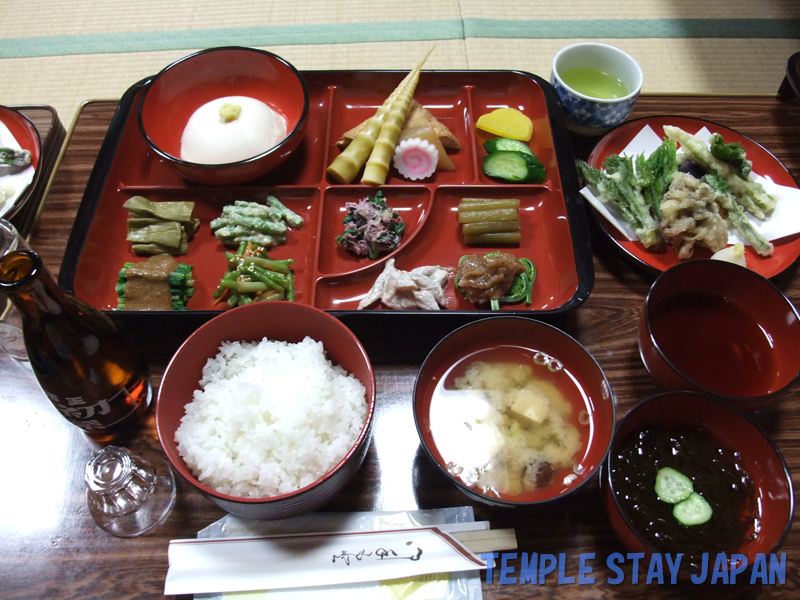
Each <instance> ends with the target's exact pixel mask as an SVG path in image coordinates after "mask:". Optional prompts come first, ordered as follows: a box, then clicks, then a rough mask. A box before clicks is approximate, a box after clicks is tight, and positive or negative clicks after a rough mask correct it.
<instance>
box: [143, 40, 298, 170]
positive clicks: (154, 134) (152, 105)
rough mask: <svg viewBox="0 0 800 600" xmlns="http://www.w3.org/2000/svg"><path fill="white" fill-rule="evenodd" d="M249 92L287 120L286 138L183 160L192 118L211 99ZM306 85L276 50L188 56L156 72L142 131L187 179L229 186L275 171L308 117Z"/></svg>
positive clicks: (220, 50)
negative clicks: (217, 158)
mask: <svg viewBox="0 0 800 600" xmlns="http://www.w3.org/2000/svg"><path fill="white" fill-rule="evenodd" d="M228 96H247V97H250V98H254V99H256V100H259V101H261V102H263V103H265V104H266V105H267V106H269V107H270V108H271V109H273V110H274V111H275V112H277V113H279V114H280V115H282V116H283V117H284V118H285V119H286V130H287V135H286V137H285V138H284V139H283V140H282V141H280V142H279V143H278V144H277V145H275V146H273V147H272V148H270V149H268V150H266V151H264V152H261V153H260V154H257V155H256V156H252V157H249V158H246V159H242V160H236V161H234V162H226V163H221V164H202V163H197V162H189V161H186V160H181V158H180V156H181V137H182V135H183V131H184V129H185V128H186V124H187V123H188V121H189V118H190V117H191V116H192V115H193V114H194V113H195V111H196V110H197V109H198V108H200V107H201V106H203V105H204V104H206V103H207V102H211V101H212V100H216V99H218V98H224V97H228ZM308 111H309V97H308V87H307V85H306V82H305V80H304V79H303V76H302V75H301V74H300V73H299V72H298V71H297V69H295V68H294V67H293V66H292V65H291V64H289V63H288V62H287V61H285V60H284V59H282V58H281V57H279V56H276V55H275V54H272V53H270V52H266V51H264V50H257V49H255V48H243V47H237V46H231V47H223V48H210V49H208V50H201V51H200V52H197V53H195V54H191V55H189V56H186V57H184V58H182V59H180V60H178V61H176V62H174V63H172V64H171V65H169V66H167V67H166V68H165V69H164V70H162V71H161V72H160V73H158V74H157V75H155V76H154V77H153V78H152V80H151V81H150V82H149V83H148V84H147V86H146V88H145V89H144V91H143V92H142V96H141V99H140V101H139V107H138V112H137V117H138V120H139V129H140V131H141V132H142V135H143V136H144V139H145V140H146V141H147V143H148V144H149V145H150V147H151V148H152V149H153V151H154V152H155V153H156V154H157V155H158V156H159V157H160V158H161V159H162V160H163V161H165V162H166V163H167V164H169V165H171V166H172V167H173V168H174V169H175V170H176V171H177V172H178V173H180V174H181V175H182V176H183V177H185V178H186V179H189V180H190V181H194V182H197V183H204V184H210V185H229V184H236V183H243V182H246V181H251V180H253V179H257V178H258V177H261V176H262V175H265V174H266V173H269V172H270V171H272V170H274V169H275V168H276V167H278V166H279V165H280V164H281V163H283V161H285V160H286V159H287V158H288V157H289V155H290V154H291V153H292V152H293V151H294V150H295V149H296V148H297V146H298V145H299V144H300V142H301V141H302V139H303V133H304V132H305V128H306V124H307V121H308Z"/></svg>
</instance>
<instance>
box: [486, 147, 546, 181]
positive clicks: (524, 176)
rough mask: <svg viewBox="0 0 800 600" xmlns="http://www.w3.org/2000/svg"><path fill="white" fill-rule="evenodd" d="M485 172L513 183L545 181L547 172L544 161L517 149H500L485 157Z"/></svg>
mask: <svg viewBox="0 0 800 600" xmlns="http://www.w3.org/2000/svg"><path fill="white" fill-rule="evenodd" d="M483 172H484V173H485V174H486V175H488V176H489V177H497V178H499V179H504V180H506V181H511V182H513V183H544V180H545V178H546V173H545V169H544V165H543V164H542V161H540V160H539V159H538V158H536V157H535V156H533V155H532V154H527V153H525V152H519V151H517V150H498V151H496V152H492V153H491V154H487V155H486V156H485V157H484V158H483Z"/></svg>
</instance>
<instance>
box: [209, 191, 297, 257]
mask: <svg viewBox="0 0 800 600" xmlns="http://www.w3.org/2000/svg"><path fill="white" fill-rule="evenodd" d="M287 224H288V227H287ZM303 225H304V221H303V218H302V217H301V216H300V215H298V214H297V213H295V212H293V211H291V210H289V209H288V208H286V206H284V205H283V204H282V203H281V202H280V201H279V200H278V199H277V198H276V197H275V196H268V197H267V203H266V204H260V203H258V202H248V201H246V200H236V201H235V202H234V203H233V204H229V205H227V206H225V207H223V208H222V214H221V215H220V216H219V218H217V219H214V220H213V221H211V230H212V231H213V232H214V235H215V236H216V238H217V239H218V240H219V241H221V242H222V243H223V244H225V245H226V246H235V245H238V244H239V243H241V242H253V243H254V244H256V245H258V246H262V247H264V248H267V249H269V248H272V247H273V246H279V245H281V244H285V243H286V238H287V235H288V231H289V227H292V228H293V229H300V228H301V227H303Z"/></svg>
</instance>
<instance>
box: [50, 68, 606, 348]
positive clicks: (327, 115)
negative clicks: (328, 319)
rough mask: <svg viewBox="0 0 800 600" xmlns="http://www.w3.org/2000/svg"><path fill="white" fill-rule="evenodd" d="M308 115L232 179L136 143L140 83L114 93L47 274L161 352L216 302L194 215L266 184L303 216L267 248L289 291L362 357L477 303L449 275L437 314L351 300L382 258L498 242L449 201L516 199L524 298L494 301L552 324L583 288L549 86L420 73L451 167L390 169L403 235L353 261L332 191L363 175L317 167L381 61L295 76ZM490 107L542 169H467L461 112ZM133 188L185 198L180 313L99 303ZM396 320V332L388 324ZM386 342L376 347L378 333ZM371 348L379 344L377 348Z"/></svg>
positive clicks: (584, 254)
mask: <svg viewBox="0 0 800 600" xmlns="http://www.w3.org/2000/svg"><path fill="white" fill-rule="evenodd" d="M303 75H304V77H305V78H306V81H307V84H308V87H309V92H310V101H311V107H310V117H309V122H308V127H307V130H306V134H305V137H304V139H303V142H302V143H301V145H300V147H299V148H298V150H297V151H296V152H295V154H293V155H292V156H291V157H290V158H289V159H288V161H287V162H286V163H285V164H284V165H283V166H282V167H281V168H279V169H278V170H276V171H275V172H273V173H271V174H270V175H268V176H266V177H264V178H262V179H259V180H257V181H254V182H250V183H248V184H243V185H238V186H229V187H214V186H203V185H198V184H193V183H191V182H188V181H186V180H184V179H182V178H181V177H180V176H179V175H177V174H176V173H175V172H174V171H172V169H171V168H170V167H169V166H168V165H166V164H164V163H162V162H160V160H159V159H158V157H157V156H155V155H154V154H152V153H151V152H150V151H149V149H148V147H147V145H146V144H145V142H144V140H143V139H142V137H141V134H140V133H139V130H138V127H137V123H136V109H135V107H136V105H137V101H138V97H139V95H140V93H141V91H142V89H143V88H144V86H145V85H146V84H147V80H143V81H141V82H139V83H137V84H135V85H134V86H132V87H131V88H130V89H129V90H128V91H127V92H126V94H125V95H124V96H123V98H122V99H121V101H120V104H119V107H118V109H117V111H116V114H115V116H114V119H113V120H112V123H111V125H110V127H109V129H108V132H107V134H106V138H105V140H104V142H103V146H102V148H101V150H100V153H99V155H98V158H97V161H96V163H95V166H94V169H93V171H92V175H91V177H90V179H89V182H88V184H87V187H86V191H85V193H84V197H83V200H82V202H81V206H80V209H79V212H78V216H77V218H76V222H75V225H74V227H73V230H72V233H71V235H70V239H69V242H68V246H67V251H66V254H65V258H64V263H63V266H62V269H61V271H60V275H59V283H60V284H61V285H62V287H64V288H65V289H67V290H70V291H73V292H74V293H75V294H76V295H77V296H78V297H80V298H82V299H83V300H86V301H88V302H89V303H91V304H93V305H94V306H96V307H98V308H100V309H102V310H104V311H107V312H108V314H109V315H110V316H111V317H112V318H113V319H114V320H115V321H117V322H118V323H120V324H121V325H122V326H123V328H124V329H126V330H127V331H128V332H129V333H130V334H131V335H133V336H134V337H135V338H137V339H139V340H143V341H144V342H145V343H146V344H147V345H150V344H149V343H148V342H157V343H158V344H161V345H162V346H163V350H165V351H166V352H170V351H171V350H173V349H174V348H176V347H177V345H178V344H179V343H180V342H181V341H182V340H183V339H185V337H187V336H188V335H189V334H190V333H191V332H192V331H193V330H194V329H196V328H197V327H198V326H199V325H200V324H202V323H203V322H205V321H207V320H208V319H210V318H211V317H213V316H214V315H215V314H217V313H218V312H219V311H220V310H224V305H222V304H215V303H214V301H213V298H212V292H213V290H214V289H215V288H216V287H217V284H218V283H219V279H220V277H222V275H223V274H224V272H225V257H224V253H225V251H226V248H225V247H224V246H222V245H221V244H220V243H219V242H218V241H217V240H216V238H214V237H213V234H212V232H211V229H210V226H209V223H210V221H211V220H213V219H214V218H216V217H218V216H219V215H220V213H221V211H222V208H223V206H225V205H226V204H230V203H232V202H233V201H234V200H248V201H256V202H264V201H265V199H266V197H267V195H269V194H273V195H275V196H276V197H277V198H279V199H280V200H281V201H282V202H283V203H284V204H286V205H287V206H288V207H289V208H291V209H292V210H294V211H295V212H297V213H298V214H300V215H301V216H302V217H303V218H304V219H305V225H304V227H303V228H302V229H300V230H292V231H291V232H290V234H289V238H288V242H287V244H286V245H284V246H278V247H276V248H274V249H273V250H272V251H271V252H270V256H272V257H273V258H276V259H284V258H292V259H293V260H294V264H293V269H294V272H295V282H296V301H297V302H302V303H305V304H309V305H313V306H316V307H318V308H321V309H323V310H327V311H330V312H331V313H333V314H335V315H336V316H337V317H338V318H340V319H342V320H343V321H344V322H345V323H347V325H348V326H349V327H351V329H353V331H354V332H355V333H356V335H358V336H359V338H361V340H362V342H364V344H365V346H366V347H367V350H368V351H370V353H371V355H373V358H374V359H375V358H376V355H377V359H380V358H388V359H392V360H399V359H402V358H403V357H414V358H418V357H419V356H424V353H425V352H427V350H429V349H430V347H431V346H432V345H433V344H434V343H435V342H436V341H438V339H439V338H440V337H441V336H442V335H444V334H445V333H447V332H448V331H450V330H452V329H454V328H455V327H458V326H459V325H461V324H463V323H465V322H468V321H470V320H474V319H477V318H481V317H485V316H488V315H490V314H492V313H491V311H490V310H488V309H487V308H483V307H476V306H474V305H472V304H470V303H469V302H467V301H466V299H464V297H463V296H462V295H461V294H460V293H459V292H458V291H457V290H456V288H455V286H454V285H453V283H452V282H451V283H450V284H449V285H448V288H447V297H448V300H449V304H448V307H447V308H446V309H444V310H441V311H431V312H428V311H421V310H411V311H392V310H382V309H380V308H377V309H367V310H356V309H357V306H358V302H359V300H360V299H361V298H362V297H363V296H364V295H365V294H366V293H367V291H368V290H369V288H370V287H371V286H372V283H373V282H374V281H375V279H376V278H377V277H378V275H379V274H380V273H381V271H382V270H383V268H384V266H385V264H386V261H387V260H388V259H389V258H394V259H395V262H396V266H397V267H398V268H400V269H404V270H410V269H413V268H415V267H418V266H423V265H432V264H436V265H442V266H453V267H455V266H456V265H457V263H458V260H459V258H460V257H461V256H463V255H464V254H472V253H485V252H490V251H492V250H497V249H501V248H496V247H469V246H467V245H465V243H464V240H463V237H462V235H461V232H460V226H459V225H458V222H457V214H456V212H457V207H458V203H459V202H460V200H461V198H464V197H486V198H511V197H513V198H519V199H520V202H521V204H520V221H521V226H522V232H523V241H522V242H521V244H520V246H519V247H518V248H517V247H515V248H512V249H510V250H509V251H511V252H513V253H514V254H516V255H517V256H519V257H522V256H525V257H528V258H530V259H531V260H532V261H533V262H534V263H535V265H536V267H537V279H536V283H535V285H534V289H533V301H532V304H531V305H530V306H525V305H524V304H516V305H504V306H503V309H502V310H503V311H504V312H508V313H512V314H517V315H521V316H529V317H535V318H540V319H544V320H552V321H554V320H557V319H558V318H560V317H562V316H564V315H565V314H566V313H567V312H569V311H570V310H572V309H573V308H575V307H577V306H578V305H580V304H581V303H582V302H583V301H584V300H585V299H586V298H587V297H588V295H589V293H590V291H591V287H592V284H593V277H594V274H593V268H592V258H591V249H590V246H589V240H588V234H587V231H586V222H585V211H584V207H583V202H582V199H581V198H580V196H579V194H578V180H577V175H576V172H575V166H574V158H573V155H572V150H571V147H570V141H569V135H568V133H567V130H566V125H565V122H564V117H563V114H562V112H561V109H560V107H559V105H558V101H557V100H556V98H555V94H554V93H553V91H552V89H551V88H550V86H549V84H548V83H547V82H546V81H544V80H542V79H541V78H539V77H537V76H535V75H531V74H528V73H522V72H516V71H425V72H423V73H422V76H421V77H420V82H419V85H418V87H417V91H416V93H415V96H414V98H415V100H417V101H418V102H419V103H421V104H422V105H423V106H425V108H427V109H428V110H429V111H430V112H431V113H432V114H433V115H434V116H435V117H436V118H437V119H438V120H439V121H441V122H442V123H443V124H445V125H446V126H447V127H448V128H449V129H450V131H451V132H452V133H453V134H454V135H455V136H456V137H457V138H458V140H459V141H460V142H461V145H462V147H461V149H460V150H459V151H457V152H453V153H449V156H450V157H451V158H452V160H453V162H454V163H455V165H456V170H455V171H453V172H437V173H436V174H435V175H434V176H432V177H431V178H429V179H426V180H423V181H416V182H414V181H407V180H405V179H403V178H402V177H400V176H399V175H398V174H397V173H396V172H395V171H394V170H392V171H390V175H389V177H388V179H387V182H386V184H385V185H383V186H381V187H380V189H381V190H382V191H383V193H384V195H385V197H386V201H387V204H388V205H389V206H390V207H391V208H392V209H394V210H396V211H397V212H398V213H400V214H401V215H402V217H403V219H404V222H405V234H404V237H403V243H402V245H401V246H400V248H398V249H397V250H395V251H394V252H392V253H391V254H388V255H384V256H382V257H380V258H379V259H377V260H374V261H373V260H369V259H366V258H357V257H354V256H352V255H350V254H348V253H346V252H344V251H343V250H342V249H341V248H340V247H339V246H338V244H337V243H336V239H335V238H336V236H337V235H339V234H340V233H341V232H342V230H343V222H342V221H343V218H344V215H345V213H346V207H345V205H346V203H347V202H353V201H357V200H359V199H361V198H364V197H366V196H368V195H374V193H375V192H376V191H377V190H376V188H374V187H368V186H364V185H360V184H358V183H357V182H355V183H353V184H351V185H339V184H336V183H334V182H332V181H330V180H329V179H328V177H327V175H326V167H327V165H328V164H329V163H330V162H331V161H332V160H333V158H334V157H335V156H336V155H337V154H338V153H339V152H340V149H339V148H338V147H337V144H336V142H337V140H338V139H339V137H340V136H341V134H342V133H344V132H345V131H347V130H349V129H351V128H352V127H354V126H356V125H358V124H359V123H360V122H362V121H363V120H365V119H367V118H368V117H369V116H371V115H372V114H374V112H375V110H376V109H377V108H378V107H379V106H380V105H381V104H382V102H383V100H384V99H385V98H386V97H387V96H388V95H389V94H390V93H391V91H392V90H393V89H394V87H395V86H396V85H397V83H398V82H399V80H400V79H402V73H401V72H393V71H380V72H377V71H324V72H316V71H311V72H305V73H303ZM501 106H513V107H515V108H518V109H519V110H521V111H522V112H524V113H525V114H527V115H528V116H529V117H530V118H531V119H532V120H533V122H534V137H533V139H532V140H531V142H530V146H531V148H532V149H533V151H534V153H535V154H536V155H537V156H538V157H539V158H540V160H542V162H543V163H544V165H545V167H546V169H547V178H546V180H545V182H544V183H543V184H540V185H533V184H516V185H510V184H503V183H500V182H498V181H495V180H492V179H490V178H488V177H486V176H485V175H484V174H483V173H482V171H481V168H480V165H481V162H482V160H483V157H484V156H485V154H486V153H485V151H484V149H483V142H484V141H485V140H486V139H487V138H488V137H490V136H487V135H486V134H485V133H483V132H481V131H479V130H477V129H476V128H475V121H476V120H477V118H478V117H479V116H480V115H481V114H483V113H485V112H489V111H490V110H493V109H494V108H497V107H501ZM135 195H142V196H145V197H147V198H149V199H151V200H191V201H193V202H195V216H197V217H199V218H200V220H201V226H200V230H199V231H198V233H197V234H196V236H195V238H194V239H193V240H192V241H191V242H190V244H189V253H188V254H187V255H184V256H180V257H178V258H179V259H180V260H182V261H184V262H186V263H189V264H192V265H193V266H194V275H195V281H196V284H195V287H196V292H195V296H194V297H193V298H192V299H191V300H190V301H189V308H190V310H188V311H145V312H137V311H115V310H114V308H115V307H116V293H115V291H114V284H115V282H116V280H117V277H118V273H119V270H120V269H121V268H122V266H123V265H124V263H125V262H129V261H136V260H143V258H141V257H136V256H135V255H134V254H133V253H132V252H131V249H130V243H129V242H127V241H125V237H126V227H127V224H126V218H127V211H126V210H125V209H124V207H123V204H124V203H125V201H126V200H127V199H128V198H130V197H132V196H135ZM397 332H401V333H403V334H404V335H402V336H399V337H401V338H403V339H398V336H397ZM387 335H388V336H391V337H393V338H394V340H393V344H392V346H391V349H390V350H386V344H385V340H386V336H387ZM384 351H385V354H384Z"/></svg>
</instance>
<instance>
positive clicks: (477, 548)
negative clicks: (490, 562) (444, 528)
mask: <svg viewBox="0 0 800 600" xmlns="http://www.w3.org/2000/svg"><path fill="white" fill-rule="evenodd" d="M450 535H452V536H453V537H454V538H456V539H457V540H458V541H459V542H461V543H462V544H464V545H465V546H466V547H467V548H468V549H469V551H470V552H473V553H474V554H481V553H484V552H495V551H498V550H514V549H516V548H517V535H516V532H515V531H514V530H513V529H485V530H483V531H462V532H459V533H451V534H450Z"/></svg>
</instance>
